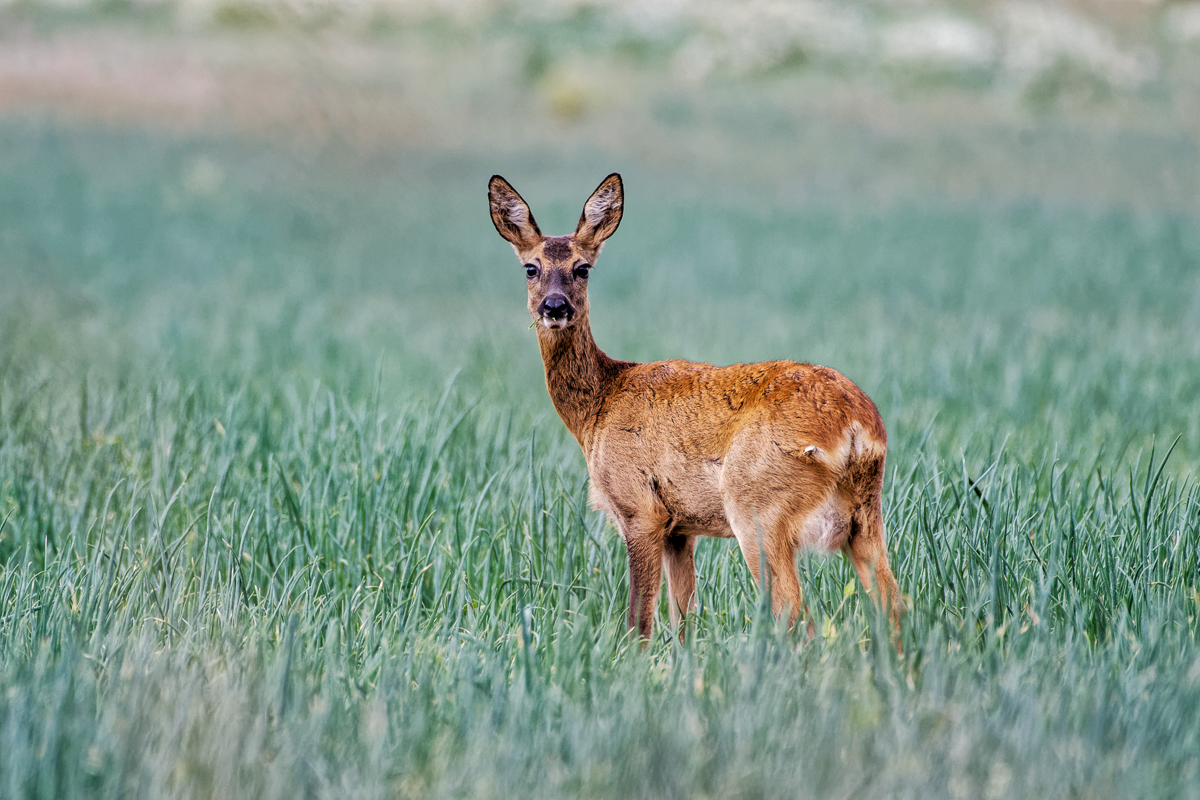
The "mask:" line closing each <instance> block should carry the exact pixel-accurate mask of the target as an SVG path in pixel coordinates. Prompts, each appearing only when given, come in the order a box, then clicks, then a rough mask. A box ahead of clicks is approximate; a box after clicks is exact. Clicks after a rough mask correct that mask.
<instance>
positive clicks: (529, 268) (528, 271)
mask: <svg viewBox="0 0 1200 800" xmlns="http://www.w3.org/2000/svg"><path fill="white" fill-rule="evenodd" d="M537 276H538V268H537V265H536V264H526V265H525V277H526V278H536V277H537Z"/></svg>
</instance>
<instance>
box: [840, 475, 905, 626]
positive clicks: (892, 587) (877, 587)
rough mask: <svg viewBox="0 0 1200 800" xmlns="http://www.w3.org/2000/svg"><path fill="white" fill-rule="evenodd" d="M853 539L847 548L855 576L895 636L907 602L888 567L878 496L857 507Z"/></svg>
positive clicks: (852, 532) (852, 531)
mask: <svg viewBox="0 0 1200 800" xmlns="http://www.w3.org/2000/svg"><path fill="white" fill-rule="evenodd" d="M852 519H853V522H852V526H853V527H852V529H851V533H850V539H849V541H847V542H846V545H845V547H844V548H843V550H844V552H845V553H846V555H847V556H849V557H850V560H851V562H853V564H854V572H855V573H856V574H857V575H858V580H859V582H860V583H862V585H863V588H864V589H866V591H867V596H869V597H870V598H871V599H872V600H874V601H875V603H876V604H877V605H878V606H879V609H880V610H881V611H882V612H883V613H885V614H887V615H888V620H889V621H890V622H891V625H892V634H893V636H894V635H895V633H896V632H897V631H898V630H899V628H900V612H901V608H902V605H903V601H902V600H901V598H900V587H899V585H898V584H897V583H896V576H895V575H893V574H892V568H891V567H890V566H889V565H888V557H887V543H886V537H885V535H884V528H883V507H882V505H881V504H880V502H879V498H878V496H876V497H875V498H873V501H868V502H867V503H865V504H861V505H859V506H857V507H856V508H855V510H854V514H853V517H852Z"/></svg>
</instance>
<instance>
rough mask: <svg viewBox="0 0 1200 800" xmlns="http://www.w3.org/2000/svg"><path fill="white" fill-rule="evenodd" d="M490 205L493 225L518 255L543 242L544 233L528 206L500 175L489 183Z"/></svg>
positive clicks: (493, 177) (495, 176) (494, 176)
mask: <svg viewBox="0 0 1200 800" xmlns="http://www.w3.org/2000/svg"><path fill="white" fill-rule="evenodd" d="M488 204H489V205H490V206H491V209H492V224H493V225H495V226H496V230H497V231H499V233H500V235H501V236H503V237H504V238H505V239H507V240H508V242H509V244H511V245H512V246H513V247H515V248H516V249H517V253H518V254H520V253H521V251H523V250H529V249H531V248H533V247H536V246H537V245H538V243H539V242H541V241H542V232H541V231H540V230H538V225H537V222H536V221H535V220H534V219H533V212H531V211H530V210H529V206H528V204H526V202H525V201H524V200H523V199H521V195H519V194H517V190H516V189H514V188H513V187H512V185H511V184H509V182H508V181H506V180H504V178H501V177H500V176H499V175H493V176H492V179H491V180H490V181H488Z"/></svg>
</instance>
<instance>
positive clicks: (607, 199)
mask: <svg viewBox="0 0 1200 800" xmlns="http://www.w3.org/2000/svg"><path fill="white" fill-rule="evenodd" d="M624 205H625V189H624V186H623V185H622V184H621V176H620V175H618V174H617V173H615V172H614V173H613V174H612V175H609V176H608V177H607V178H605V179H604V180H603V181H601V182H600V185H599V186H597V187H596V191H594V192H592V196H591V197H589V198H588V200H587V202H586V203H584V204H583V214H581V215H580V217H579V224H578V225H577V226H576V227H575V241H576V242H578V243H579V244H580V245H581V246H582V247H584V248H585V249H587V250H595V251H596V252H599V251H600V245H602V244H604V240H605V239H607V238H608V237H610V236H612V235H613V233H614V232H615V231H616V230H617V226H618V225H620V224H621V213H622V210H623V208H624Z"/></svg>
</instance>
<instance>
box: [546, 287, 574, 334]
mask: <svg viewBox="0 0 1200 800" xmlns="http://www.w3.org/2000/svg"><path fill="white" fill-rule="evenodd" d="M537 311H538V314H540V315H541V317H542V322H543V324H545V325H546V327H548V328H561V327H563V326H564V325H566V324H567V323H568V322H570V321H571V317H573V316H575V307H574V306H572V305H571V301H570V300H568V299H567V297H566V295H563V294H557V293H556V294H548V295H546V297H545V299H543V300H542V302H541V303H540V304H539V305H538V308H537Z"/></svg>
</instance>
